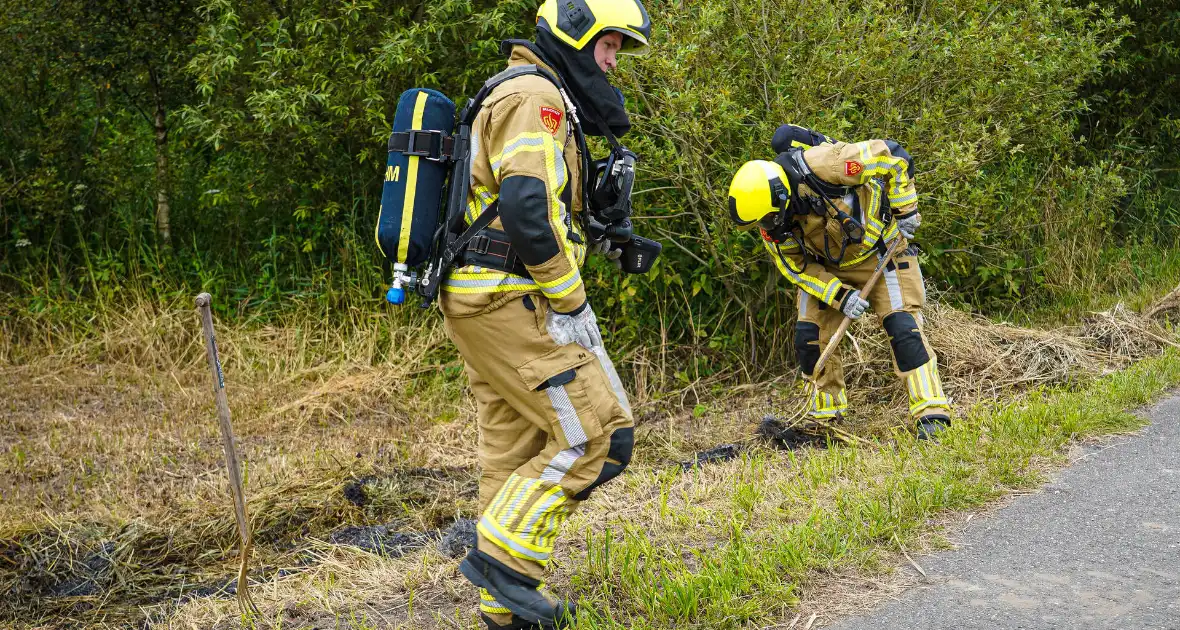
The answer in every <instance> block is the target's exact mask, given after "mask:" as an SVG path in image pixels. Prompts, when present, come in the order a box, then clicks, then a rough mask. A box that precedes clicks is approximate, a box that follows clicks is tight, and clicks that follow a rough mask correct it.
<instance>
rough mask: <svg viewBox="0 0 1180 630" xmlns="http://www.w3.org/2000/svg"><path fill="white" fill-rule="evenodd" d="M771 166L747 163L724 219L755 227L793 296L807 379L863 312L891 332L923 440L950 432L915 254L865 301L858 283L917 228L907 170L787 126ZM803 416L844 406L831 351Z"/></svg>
mask: <svg viewBox="0 0 1180 630" xmlns="http://www.w3.org/2000/svg"><path fill="white" fill-rule="evenodd" d="M771 144H772V147H773V149H774V150H775V151H776V152H778V157H776V158H775V159H774V160H773V161H764V160H754V161H751V162H747V163H745V164H744V165H742V167H741V168H740V169H739V170H738V171H737V174H735V175H734V178H733V181H732V183H731V184H730V188H729V213H730V218H731V219H732V220H733V221H734V222H736V223H737V224H738V225H739V226H740V227H742V228H751V227H753V226H755V225H757V226H759V227H760V229H761V233H762V243H763V245H764V246H765V247H766V249H767V250H768V251H769V252H770V255H771V258H772V259H773V260H774V264H775V265H776V266H777V267H778V270H779V271H780V272H781V273H782V274H783V275H784V276H786V277H787V279H788V280H790V281H791V283H793V284H794V285H795V286H797V287H798V309H799V317H798V320H797V323H796V326H795V351H796V354H797V355H798V358H799V363H800V365H801V366H802V370H803V373H804V374H805V375H807V376H808V377H811V376H813V374H812V373H813V371H814V369H815V365H816V362H817V361H818V360H819V357H820V354H821V353H822V351H823V349H824V347H825V346H826V344H827V343H828V340H829V339H830V338H831V336H832V333H834V332H835V330H836V328H837V327H838V326H839V325H840V322H841V320H842V319H843V318H844V316H845V315H847V316H848V317H851V318H853V319H856V318H859V317H860V316H861V315H862V314H864V312H865V311H866V310H867V309H868V308H869V306H870V304H871V305H872V307H873V310H875V311H876V312H877V313H878V314H879V317H880V323H881V325H882V326H883V327H884V328H885V331H886V333H888V335H889V343H890V348H891V350H892V353H893V367H894V371H895V372H896V374H897V376H898V378H899V379H901V381H902V382H903V383H904V384H905V387H906V390H907V391H908V393H909V403H910V404H909V408H910V414H911V416H912V417H913V418H914V420H915V422H916V424H917V429H918V434H919V437H922V438H928V437H930V436H932V435H934V434H936V433H938V432H940V431H942V430H943V429H945V428H946V427H948V426H949V425H950V405H949V402H948V401H947V398H946V395H945V394H944V393H943V390H942V382H941V380H940V379H939V376H938V362H937V357H936V356H935V354H934V350H933V349H932V348H931V347H930V343H929V342H928V341H927V339H926V336H925V335H924V334H923V333H922V307H923V305H924V303H925V298H926V293H925V288H924V286H923V283H922V271H921V269H920V268H919V267H918V258H917V255H916V251H915V250H914V249H913V248H912V247H911V248H909V249H907V250H906V251H905V252H904V253H903V254H902V255H900V256H898V257H896V258H895V259H894V261H893V262H890V263H888V264H887V265H886V268H885V272H884V274H883V277H882V281H881V282H878V283H877V284H876V285H875V286H874V287H873V290H872V293H871V294H870V295H862V294H861V291H860V290H859V289H858V287H860V286H863V285H864V283H865V282H866V281H867V280H868V278H869V276H870V275H872V273H873V268H874V266H875V264H876V262H877V260H878V258H879V257H880V256H882V255H883V253H884V252H885V245H886V244H887V243H889V242H891V241H892V240H893V239H895V238H897V237H898V236H899V235H900V236H903V237H905V238H906V239H907V240H909V239H912V238H913V237H914V231H915V230H916V229H917V228H918V225H919V224H920V222H921V216H920V215H919V214H918V208H917V202H918V193H917V191H916V189H915V188H914V166H913V160H912V159H911V158H910V155H909V153H907V152H906V150H905V149H903V148H902V147H901V145H899V144H897V143H896V142H893V141H892V140H866V141H864V142H856V143H845V142H837V141H835V140H832V139H831V138H828V137H827V136H824V135H822V134H818V133H815V132H813V131H811V130H808V129H804V128H802V127H797V126H794V125H783V126H782V127H779V129H778V131H777V132H776V133H775V136H774V139H773V141H772V143H771ZM810 404H811V407H810V412H809V413H810V416H811V417H812V418H813V419H817V420H819V419H828V418H835V417H837V416H841V415H843V413H844V412H845V410H846V409H847V408H848V398H847V395H846V393H845V390H844V370H843V367H842V365H841V363H840V355H839V352H838V351H837V352H836V353H835V354H833V355H832V356H831V358H830V359H829V361H828V362H827V364H825V365H824V368H823V372H822V373H821V374H819V375H818V378H816V392H815V394H814V396H813V398H812V400H811V403H810Z"/></svg>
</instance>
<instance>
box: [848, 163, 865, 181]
mask: <svg viewBox="0 0 1180 630" xmlns="http://www.w3.org/2000/svg"><path fill="white" fill-rule="evenodd" d="M864 170H865V165H864V164H861V163H860V162H857V161H856V160H846V161H845V162H844V174H845V175H848V176H849V177H852V176H853V175H860V174H861V173H863V172H864Z"/></svg>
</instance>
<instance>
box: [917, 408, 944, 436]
mask: <svg viewBox="0 0 1180 630" xmlns="http://www.w3.org/2000/svg"><path fill="white" fill-rule="evenodd" d="M950 426H951V419H950V418H948V417H947V416H944V415H942V414H940V413H934V414H930V415H928V416H922V417H921V418H918V439H919V440H933V441H938V434H939V433H942V432H943V431H946V430H947V429H949V428H950Z"/></svg>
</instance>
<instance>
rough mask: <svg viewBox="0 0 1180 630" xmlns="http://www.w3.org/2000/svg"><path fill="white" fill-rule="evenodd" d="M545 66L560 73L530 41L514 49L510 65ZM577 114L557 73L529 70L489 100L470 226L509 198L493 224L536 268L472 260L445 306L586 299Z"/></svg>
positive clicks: (480, 131) (452, 280) (482, 308)
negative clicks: (519, 270) (529, 296)
mask: <svg viewBox="0 0 1180 630" xmlns="http://www.w3.org/2000/svg"><path fill="white" fill-rule="evenodd" d="M525 64H536V65H538V66H540V67H542V68H545V69H547V70H549V71H550V72H553V73H554V74H555V75H556V74H557V73H556V71H555V70H553V69H552V68H550V67H549V66H546V65H545V64H544V63H542V62H541V60H540V59H539V58H538V57H537V56H536V55H535V54H534V53H533V52H532V51H530V50H529V49H528V48H525V47H524V46H519V45H518V46H514V47H513V49H512V53H511V55H510V57H509V61H508V65H509V66H510V67H511V66H519V65H525ZM577 145H578V143H577V141H576V138H575V134H574V133H573V129H572V123H571V121H570V112H568V111H567V110H566V103H565V101H564V99H563V97H562V95H561V92H560V91H559V90H558V88H557V87H556V86H555V85H554V84H553V83H552V82H550V81H548V80H547V79H545V78H543V77H540V76H536V75H524V76H520V77H517V78H514V79H510V80H508V81H505V82H504V83H501V84H500V85H499V86H497V87H496V88H495V89H494V90H492V92H491V94H489V95H488V96H487V98H486V99H485V100H484V102H483V104H482V107H481V109H480V111H479V113H478V114H477V115H476V117H475V120H474V123H473V124H472V127H471V160H472V164H471V174H472V177H471V189H470V190H469V191H468V195H467V212H466V217H465V220H466V223H468V224H470V223H471V222H472V221H473V220H474V219H475V217H477V216H479V214H480V213H481V212H483V211H484V210H486V209H487V208H488V206H490V205H491V204H492V203H493V202H497V201H498V202H499V206H498V208H499V216H498V217H497V218H496V220H495V221H493V222H492V224H491V226H490V227H491V228H492V229H495V230H502V231H503V232H505V233H506V235H507V238H508V240H509V241H510V244H511V247H512V250H513V251H514V252H515V253H516V255H517V256H519V257H520V259H521V260H522V261H523V262H524V263H525V266H526V267H527V269H528V275H529V276H531V277H524V276H519V275H514V274H512V273H508V272H504V271H499V270H493V269H488V268H484V267H479V266H475V265H467V266H464V267H459V268H456V269H453V270H452V271H451V272H450V274H449V276H448V277H447V279H446V280H445V281H444V283H443V286H442V291H443V295H442V298H441V300H440V302H441V307H442V309H443V312H444V313H445V314H446V315H448V316H452V317H464V316H471V315H477V314H479V313H482V312H486V311H488V310H491V309H492V308H496V307H497V306H499V305H501V304H503V303H505V302H507V301H509V300H511V299H514V298H517V297H520V296H521V295H523V294H524V293H530V292H531V293H538V292H539V293H541V294H543V295H544V296H545V297H546V298H548V299H549V302H550V304H551V306H552V308H553V309H554V310H555V311H557V312H562V313H568V312H571V311H574V310H577V309H578V308H579V307H581V306H582V304H583V303H585V301H586V291H585V288H584V286H583V284H582V275H581V272H580V268H581V266H582V264H583V262H585V259H586V245H585V242H586V240H585V238H584V236H583V235H582V224H581V218H580V213H581V212H582V156H581V153H580V151H579V149H578V146H577Z"/></svg>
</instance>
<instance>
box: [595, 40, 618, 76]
mask: <svg viewBox="0 0 1180 630" xmlns="http://www.w3.org/2000/svg"><path fill="white" fill-rule="evenodd" d="M622 46H623V34H622V33H613V32H612V33H607V34H605V35H603V36H602V37H599V38H598V42H597V43H595V44H594V61H595V62H597V63H598V67H599V68H602V71H603V72H610V71H611V70H614V69H615V67H617V66H618V65H619V64H618V60H617V59H616V58H615V54H616V53H618V52H619V48H622Z"/></svg>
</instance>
